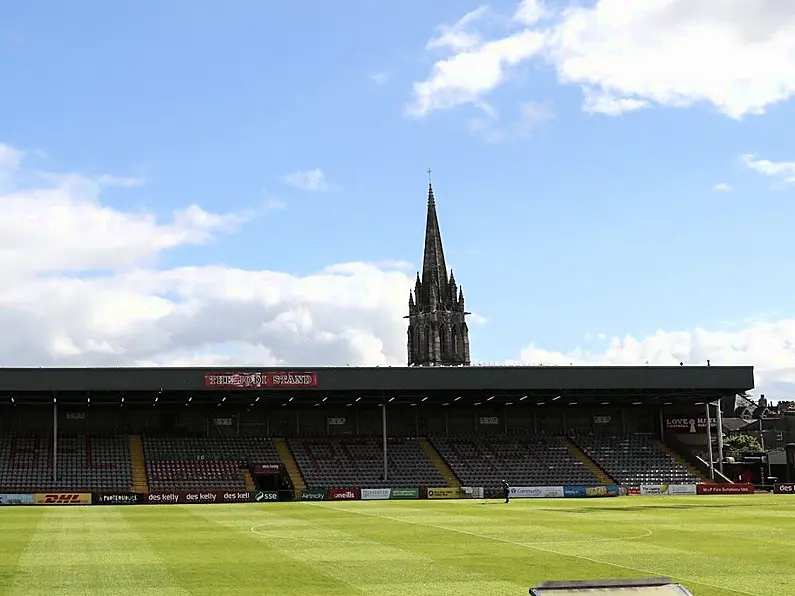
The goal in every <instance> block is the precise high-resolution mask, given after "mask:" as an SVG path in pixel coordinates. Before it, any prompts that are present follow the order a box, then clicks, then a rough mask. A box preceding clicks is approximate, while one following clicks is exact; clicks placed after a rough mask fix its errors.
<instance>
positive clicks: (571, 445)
mask: <svg viewBox="0 0 795 596" xmlns="http://www.w3.org/2000/svg"><path fill="white" fill-rule="evenodd" d="M566 447H568V449H569V453H571V454H572V456H574V457H575V458H576V459H577V461H580V462H582V464H583V465H584V466H585V467H586V468H588V471H589V472H590V473H591V474H593V475H594V477H595V478H596V479H597V480H598V481H599V484H603V485H608V484H618V483H617V482H616V481H615V480H613V479H612V478H610V476H608V475H607V473H606V472H605V471H604V470H603V469H602V468H600V467H599V466H598V465H597V464H596V462H595V461H593V460H592V459H591V458H590V457H588V456H587V455H586V454H585V452H584V451H583V450H582V449H580V446H579V445H577V443H575V442H574V441H572V440H571V439H570V438H566Z"/></svg>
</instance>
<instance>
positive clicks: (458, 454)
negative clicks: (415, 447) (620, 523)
mask: <svg viewBox="0 0 795 596" xmlns="http://www.w3.org/2000/svg"><path fill="white" fill-rule="evenodd" d="M431 441H432V443H433V445H434V446H435V447H436V450H437V451H438V452H439V454H440V455H441V456H442V457H443V458H444V459H445V461H446V462H447V464H448V465H449V466H450V468H451V469H452V470H453V472H454V473H455V475H456V476H458V478H459V479H460V480H461V482H462V483H463V484H464V485H465V486H483V487H487V488H495V487H498V486H499V485H500V482H501V481H502V480H505V481H506V482H508V483H509V484H511V485H512V486H558V485H565V484H577V485H586V486H587V485H595V484H599V481H598V480H597V479H596V478H595V477H594V475H593V474H592V473H591V472H590V470H588V468H586V467H585V465H584V464H583V463H582V462H581V461H579V460H578V459H577V458H576V457H574V455H573V454H572V453H571V451H570V450H569V448H568V447H567V444H566V440H565V439H564V438H562V437H548V436H542V435H531V434H517V435H474V434H472V435H461V436H456V437H432V438H431Z"/></svg>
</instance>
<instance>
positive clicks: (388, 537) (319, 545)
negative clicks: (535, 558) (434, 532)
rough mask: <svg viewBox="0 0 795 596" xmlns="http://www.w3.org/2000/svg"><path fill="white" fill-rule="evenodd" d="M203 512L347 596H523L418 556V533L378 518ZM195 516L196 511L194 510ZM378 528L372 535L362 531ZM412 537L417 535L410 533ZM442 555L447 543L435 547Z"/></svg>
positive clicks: (255, 509) (298, 511)
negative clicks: (397, 532) (340, 586)
mask: <svg viewBox="0 0 795 596" xmlns="http://www.w3.org/2000/svg"><path fill="white" fill-rule="evenodd" d="M242 509H243V508H236V509H228V510H226V511H224V512H221V510H220V509H218V508H213V507H208V508H205V509H203V510H202V511H201V515H203V516H204V517H206V519H207V520H208V521H211V522H214V523H218V524H222V525H223V526H225V527H227V528H229V529H230V530H234V531H237V532H239V533H241V534H248V535H249V536H250V537H252V539H256V540H257V541H259V542H260V543H263V544H265V545H267V547H268V548H269V549H277V550H278V551H279V552H280V553H282V554H284V555H285V556H288V557H290V558H293V559H295V560H298V561H303V562H304V563H305V564H307V565H309V566H311V567H312V569H313V570H315V571H316V572H317V573H320V574H322V575H324V576H327V577H330V578H334V579H336V580H337V581H340V582H344V583H345V584H347V585H348V587H349V592H353V593H361V594H367V595H376V594H383V595H385V596H401V595H405V594H416V595H418V596H425V595H427V596H431V595H434V596H438V595H440V594H471V593H475V592H473V590H475V587H476V588H477V589H476V592H477V593H478V594H486V595H490V594H494V595H501V594H516V593H524V592H525V591H526V589H527V587H526V586H525V585H524V582H523V581H520V582H518V583H517V582H512V581H508V580H505V579H504V578H502V577H500V576H499V574H496V573H494V572H495V569H494V568H493V567H492V568H490V569H489V571H488V573H481V572H478V571H474V570H472V569H468V568H466V567H465V566H462V565H458V564H448V563H447V562H445V561H444V560H443V559H441V558H439V557H435V556H428V555H427V554H424V553H420V552H418V549H417V548H415V545H414V543H415V542H422V541H423V537H422V536H416V535H411V536H394V529H393V528H391V527H389V526H387V525H385V524H383V523H382V522H381V521H380V520H375V524H373V521H372V520H368V519H366V518H364V519H363V518H361V517H359V518H351V517H349V516H348V517H347V519H343V518H335V517H334V516H330V515H326V516H324V517H318V516H317V515H316V513H317V509H316V508H315V507H313V506H311V505H310V504H306V503H295V504H292V503H282V504H278V503H269V504H258V505H251V506H247V507H246V508H245V514H243V511H242ZM194 511H197V512H199V510H198V509H195V510H194ZM373 525H379V526H380V532H377V533H376V534H373V532H370V531H367V528H366V526H373ZM414 534H416V532H415V533H414ZM440 547H441V550H439V549H437V550H436V552H435V554H439V553H440V552H446V549H447V548H449V543H447V542H443V543H442V544H440Z"/></svg>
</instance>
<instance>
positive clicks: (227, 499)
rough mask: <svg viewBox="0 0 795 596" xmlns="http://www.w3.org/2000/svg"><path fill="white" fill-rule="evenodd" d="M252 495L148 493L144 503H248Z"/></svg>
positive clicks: (228, 493) (222, 492) (235, 492)
mask: <svg viewBox="0 0 795 596" xmlns="http://www.w3.org/2000/svg"><path fill="white" fill-rule="evenodd" d="M249 501H251V493H249V492H246V491H239V492H238V491H199V492H173V493H146V494H145V495H144V498H143V502H144V503H149V504H150V505H192V504H198V503H248V502H249Z"/></svg>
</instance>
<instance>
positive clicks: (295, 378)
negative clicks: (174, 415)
mask: <svg viewBox="0 0 795 596" xmlns="http://www.w3.org/2000/svg"><path fill="white" fill-rule="evenodd" d="M204 386H205V387H209V388H212V389H279V388H281V387H284V388H285V389H300V388H301V387H317V373H314V372H276V373H270V372H269V373H265V372H241V373H231V372H219V373H207V374H205V375H204Z"/></svg>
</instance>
